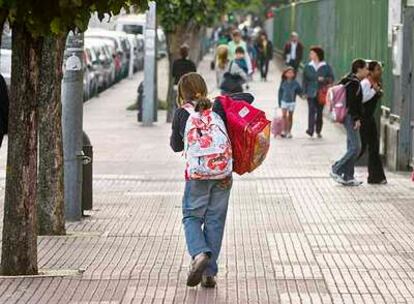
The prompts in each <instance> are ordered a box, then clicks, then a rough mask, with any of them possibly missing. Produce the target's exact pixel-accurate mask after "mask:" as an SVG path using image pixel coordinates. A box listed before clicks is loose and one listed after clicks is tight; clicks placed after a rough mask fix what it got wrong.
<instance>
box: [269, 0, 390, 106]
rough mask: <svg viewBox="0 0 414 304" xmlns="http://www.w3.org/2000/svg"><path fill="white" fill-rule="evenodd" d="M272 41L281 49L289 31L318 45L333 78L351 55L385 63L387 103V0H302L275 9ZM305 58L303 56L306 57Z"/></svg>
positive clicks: (346, 67) (345, 68) (347, 65)
mask: <svg viewBox="0 0 414 304" xmlns="http://www.w3.org/2000/svg"><path fill="white" fill-rule="evenodd" d="M274 20H275V21H274V38H273V39H274V44H275V46H276V48H278V49H280V50H281V49H282V48H283V46H284V44H285V43H286V41H287V40H288V39H289V35H290V33H291V32H292V31H296V32H298V33H299V35H300V38H301V41H302V42H303V44H304V45H305V48H309V47H310V46H311V45H321V46H322V47H323V48H324V49H325V51H326V60H327V62H328V63H329V64H331V65H332V66H333V68H334V71H335V75H336V77H337V78H339V77H341V76H342V75H345V74H346V73H347V72H348V71H349V68H350V64H351V62H352V60H353V59H354V58H357V57H360V58H367V59H376V60H380V61H382V62H383V63H384V64H385V73H384V84H385V91H386V96H385V98H383V104H384V105H387V106H390V105H391V99H392V98H391V96H392V73H391V70H392V67H391V50H390V48H388V43H387V41H388V40H387V31H388V23H387V22H388V0H303V1H297V2H296V3H292V4H290V5H288V6H283V7H281V8H278V9H276V10H275V18H274ZM306 59H307V58H304V60H306Z"/></svg>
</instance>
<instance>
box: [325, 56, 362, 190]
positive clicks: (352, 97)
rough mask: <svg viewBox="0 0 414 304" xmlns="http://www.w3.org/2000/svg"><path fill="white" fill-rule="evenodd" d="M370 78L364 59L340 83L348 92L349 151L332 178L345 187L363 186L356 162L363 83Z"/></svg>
mask: <svg viewBox="0 0 414 304" xmlns="http://www.w3.org/2000/svg"><path fill="white" fill-rule="evenodd" d="M367 76H368V67H367V63H366V62H365V60H363V59H356V60H354V62H353V63H352V72H351V74H349V75H348V76H347V77H345V78H344V79H342V80H341V81H340V84H342V85H344V86H345V90H346V108H347V110H348V113H347V115H346V117H345V121H344V126H345V129H346V135H347V151H346V153H345V155H344V156H343V157H342V158H341V159H340V160H338V161H337V162H335V164H334V165H333V166H332V171H331V177H332V178H333V179H334V180H335V181H336V182H338V183H340V184H342V185H345V186H359V185H361V184H362V182H361V181H358V180H356V179H355V177H354V173H355V161H356V160H357V158H358V155H359V153H360V151H361V139H360V135H359V128H360V127H361V119H362V117H363V108H362V99H363V94H362V88H361V81H362V80H363V79H364V78H365V77H367Z"/></svg>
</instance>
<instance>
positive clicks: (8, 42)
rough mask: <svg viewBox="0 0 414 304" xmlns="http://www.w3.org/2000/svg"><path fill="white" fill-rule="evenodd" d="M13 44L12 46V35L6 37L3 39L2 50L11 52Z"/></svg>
mask: <svg viewBox="0 0 414 304" xmlns="http://www.w3.org/2000/svg"><path fill="white" fill-rule="evenodd" d="M11 44H12V37H11V35H4V34H3V37H2V38H1V48H2V49H6V50H11Z"/></svg>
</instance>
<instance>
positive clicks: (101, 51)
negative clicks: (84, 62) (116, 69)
mask: <svg viewBox="0 0 414 304" xmlns="http://www.w3.org/2000/svg"><path fill="white" fill-rule="evenodd" d="M85 47H86V48H87V49H89V50H90V53H91V62H92V68H93V70H94V72H95V73H96V74H97V77H98V90H99V91H103V90H105V89H106V88H107V87H109V86H110V85H111V84H112V82H111V75H112V71H111V63H112V58H108V55H107V53H106V51H105V42H103V41H102V40H99V39H94V38H86V39H85Z"/></svg>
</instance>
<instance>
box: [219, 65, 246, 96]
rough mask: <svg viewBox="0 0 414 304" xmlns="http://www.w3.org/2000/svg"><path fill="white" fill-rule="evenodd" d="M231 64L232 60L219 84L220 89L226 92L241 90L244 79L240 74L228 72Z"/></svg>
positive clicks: (238, 91)
mask: <svg viewBox="0 0 414 304" xmlns="http://www.w3.org/2000/svg"><path fill="white" fill-rule="evenodd" d="M232 65H233V61H231V62H230V66H229V69H228V70H227V72H225V73H224V75H223V81H222V82H221V85H220V89H221V90H222V91H223V92H224V93H227V94H234V93H240V92H243V84H244V79H243V78H242V77H241V76H240V75H235V74H232V73H231V72H230V71H231V67H232Z"/></svg>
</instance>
